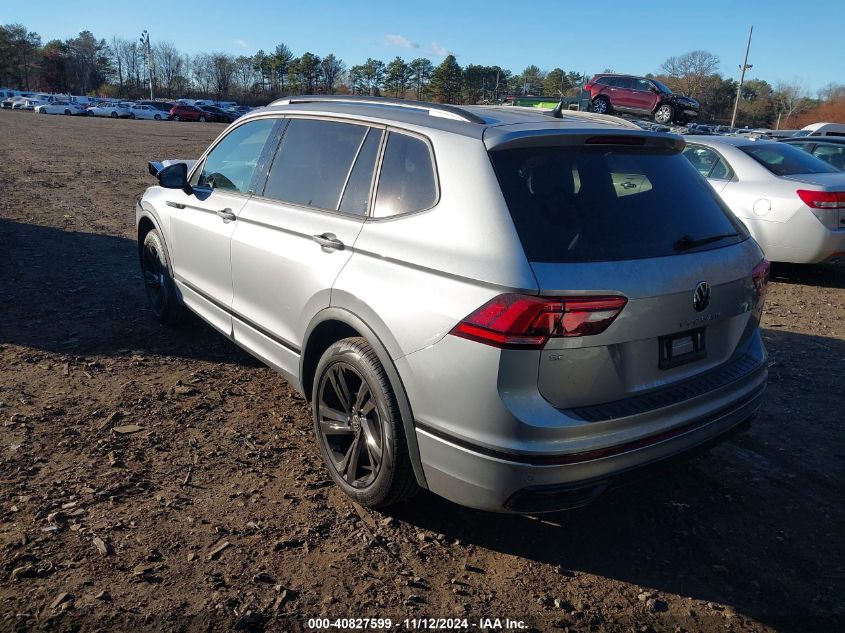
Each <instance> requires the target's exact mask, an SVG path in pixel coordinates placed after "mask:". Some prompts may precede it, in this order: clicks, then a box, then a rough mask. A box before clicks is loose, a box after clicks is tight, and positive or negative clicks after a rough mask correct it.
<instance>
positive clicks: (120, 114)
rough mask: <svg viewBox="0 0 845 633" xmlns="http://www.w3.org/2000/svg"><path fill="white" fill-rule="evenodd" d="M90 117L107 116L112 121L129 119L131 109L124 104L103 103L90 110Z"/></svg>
mask: <svg viewBox="0 0 845 633" xmlns="http://www.w3.org/2000/svg"><path fill="white" fill-rule="evenodd" d="M88 116H107V117H111V118H112V119H118V118H119V119H128V118H129V108H128V107H126V106H125V105H124V104H122V103H101V104H100V105H97V106H93V107H90V108H88Z"/></svg>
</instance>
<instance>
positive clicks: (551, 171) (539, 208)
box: [491, 147, 747, 262]
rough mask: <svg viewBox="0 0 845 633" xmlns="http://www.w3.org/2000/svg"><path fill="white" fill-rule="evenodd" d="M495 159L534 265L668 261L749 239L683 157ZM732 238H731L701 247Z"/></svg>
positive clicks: (603, 154)
mask: <svg viewBox="0 0 845 633" xmlns="http://www.w3.org/2000/svg"><path fill="white" fill-rule="evenodd" d="M491 157H492V160H493V165H494V167H495V170H496V175H497V177H498V179H499V184H500V185H501V187H502V192H503V194H504V196H505V201H506V202H507V204H508V208H509V209H510V212H511V217H512V218H513V222H514V225H515V226H516V230H517V232H518V233H519V237H520V239H521V241H522V245H523V248H524V249H525V253H526V255H527V256H528V259H529V260H531V261H534V262H593V261H615V260H626V259H643V258H649V257H663V256H667V255H674V254H678V253H680V252H689V251H691V250H699V251H700V250H708V249H712V248H720V247H723V246H726V245H729V244H734V243H737V242H739V241H742V240H744V239H745V238H746V237H747V233H746V231H745V230H744V229H743V228H742V227H741V225H740V224H739V222H738V221H737V220H736V219H735V218H734V217H733V215H732V214H731V212H730V211H729V210H728V209H727V207H725V206H724V203H723V202H722V201H721V200H720V198H719V197H718V195H717V194H716V193H715V192H714V191H713V189H712V188H711V187H710V185H708V184H707V181H705V180H704V179H703V178H702V177H701V175H700V174H699V173H698V172H697V171H696V170H695V168H694V167H693V166H692V165H691V164H690V163H689V161H687V160H686V159H685V158H684V157H683V156H681V155H680V154H676V153H663V152H657V151H654V152H653V151H644V150H642V149H627V148H619V147H614V148H612V149H609V148H606V147H604V148H602V147H537V148H521V149H510V150H503V151H494V152H492V153H491ZM722 235H724V236H727V237H724V238H721V239H714V240H713V241H706V242H705V243H701V244H700V245H694V244H696V243H697V241H699V240H702V241H705V240H706V238H713V237H714V236H722ZM691 244H693V246H691Z"/></svg>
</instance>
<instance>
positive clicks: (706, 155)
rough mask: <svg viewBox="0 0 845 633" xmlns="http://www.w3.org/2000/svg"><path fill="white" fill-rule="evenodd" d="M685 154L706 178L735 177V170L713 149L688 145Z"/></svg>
mask: <svg viewBox="0 0 845 633" xmlns="http://www.w3.org/2000/svg"><path fill="white" fill-rule="evenodd" d="M684 156H686V157H687V160H688V161H689V162H691V163H692V166H693V167H695V168H696V169H697V170H698V171H699V173H700V174H701V175H702V176H704V177H705V178H715V179H717V180H730V179H731V178H733V170H732V169H731V168H730V166H729V165H728V164H727V163H726V162H725V159H724V158H722V157H721V156H719V154H717V153H716V152H714V151H713V150H712V149H709V148H707V147H701V145H687V147H686V149H684Z"/></svg>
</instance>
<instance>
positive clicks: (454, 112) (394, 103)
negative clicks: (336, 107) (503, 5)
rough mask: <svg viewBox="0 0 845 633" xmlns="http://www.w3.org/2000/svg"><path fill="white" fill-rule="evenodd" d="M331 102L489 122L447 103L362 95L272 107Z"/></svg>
mask: <svg viewBox="0 0 845 633" xmlns="http://www.w3.org/2000/svg"><path fill="white" fill-rule="evenodd" d="M320 101H329V102H332V101H334V102H337V103H354V104H357V105H375V106H389V107H398V108H408V109H411V110H425V111H427V112H428V114H429V115H431V116H439V117H443V118H446V119H454V120H456V121H465V122H467V123H480V124H482V125H484V124H486V123H487V121H485V120H484V119H482V118H481V117H480V116H478V115H475V114H473V113H472V112H469V111H467V110H464V109H463V108H459V107H457V106H453V105H447V104H445V103H430V102H428V101H412V100H410V99H393V98H391V97H369V96H361V95H301V96H296V97H282V98H281V99H276V100H275V101H273V102H272V103H270V105H291V104H294V103H317V102H320Z"/></svg>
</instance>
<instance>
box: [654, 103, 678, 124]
mask: <svg viewBox="0 0 845 633" xmlns="http://www.w3.org/2000/svg"><path fill="white" fill-rule="evenodd" d="M674 114H675V110H674V108H672V106H670V105H669V104H668V103H663V104H661V105H659V106H657V110H655V111H654V122H655V123H660V124H663V125H666V124H667V123H671V122H672V117H673V116H674Z"/></svg>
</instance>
